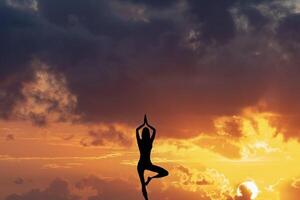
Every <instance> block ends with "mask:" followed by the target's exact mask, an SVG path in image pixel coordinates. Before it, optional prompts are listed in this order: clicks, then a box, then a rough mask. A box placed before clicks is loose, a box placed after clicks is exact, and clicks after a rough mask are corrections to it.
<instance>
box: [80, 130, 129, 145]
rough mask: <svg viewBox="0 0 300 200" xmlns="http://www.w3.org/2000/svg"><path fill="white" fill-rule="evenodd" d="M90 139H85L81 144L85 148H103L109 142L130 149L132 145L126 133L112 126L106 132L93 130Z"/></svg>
mask: <svg viewBox="0 0 300 200" xmlns="http://www.w3.org/2000/svg"><path fill="white" fill-rule="evenodd" d="M88 135H89V137H87V138H83V139H82V140H81V142H80V144H82V145H83V146H103V145H105V144H107V143H108V142H113V143H115V144H119V145H121V146H125V147H129V146H130V145H131V143H132V140H131V138H130V137H128V136H127V134H126V133H124V132H122V131H120V130H117V129H116V127H114V126H112V125H110V126H108V127H106V128H105V130H97V131H93V130H91V131H90V132H89V133H88Z"/></svg>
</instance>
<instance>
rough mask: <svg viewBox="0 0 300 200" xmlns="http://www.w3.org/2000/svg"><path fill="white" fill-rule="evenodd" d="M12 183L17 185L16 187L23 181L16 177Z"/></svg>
mask: <svg viewBox="0 0 300 200" xmlns="http://www.w3.org/2000/svg"><path fill="white" fill-rule="evenodd" d="M14 183H15V184H17V185H22V184H23V183H24V179H23V178H21V177H17V178H16V179H15V180H14Z"/></svg>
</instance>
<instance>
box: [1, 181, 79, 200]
mask: <svg viewBox="0 0 300 200" xmlns="http://www.w3.org/2000/svg"><path fill="white" fill-rule="evenodd" d="M41 199H43V200H53V199H55V200H79V197H78V196H75V195H73V194H71V192H70V190H69V188H68V183H67V182H66V181H64V180H61V179H55V180H54V181H53V182H52V183H51V184H50V185H49V186H48V187H47V188H45V189H44V190H40V189H33V190H31V191H30V192H28V193H24V194H21V195H19V194H12V195H9V196H8V197H6V200H41Z"/></svg>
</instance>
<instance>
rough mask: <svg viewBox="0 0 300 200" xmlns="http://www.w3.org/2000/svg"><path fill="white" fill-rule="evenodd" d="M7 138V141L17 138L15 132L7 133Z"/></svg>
mask: <svg viewBox="0 0 300 200" xmlns="http://www.w3.org/2000/svg"><path fill="white" fill-rule="evenodd" d="M6 140H7V141H12V140H15V136H14V135H13V134H7V135H6Z"/></svg>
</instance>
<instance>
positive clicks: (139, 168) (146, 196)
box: [137, 163, 148, 200]
mask: <svg viewBox="0 0 300 200" xmlns="http://www.w3.org/2000/svg"><path fill="white" fill-rule="evenodd" d="M137 169H138V173H139V177H140V181H141V186H142V193H143V195H144V198H145V200H148V194H147V188H146V184H145V178H144V171H145V169H144V167H143V166H142V165H141V164H140V163H139V164H138V167H137Z"/></svg>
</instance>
